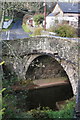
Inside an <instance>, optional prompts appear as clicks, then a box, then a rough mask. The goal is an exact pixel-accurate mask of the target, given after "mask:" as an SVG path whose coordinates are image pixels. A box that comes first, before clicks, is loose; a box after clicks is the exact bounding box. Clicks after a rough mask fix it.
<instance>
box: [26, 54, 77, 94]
mask: <svg viewBox="0 0 80 120" xmlns="http://www.w3.org/2000/svg"><path fill="white" fill-rule="evenodd" d="M42 56H48V57H50V58H52V59H54V60H55V61H56V62H57V63H58V65H59V66H61V68H62V69H63V71H64V73H65V74H66V76H67V78H68V82H69V83H70V85H71V88H72V92H73V94H75V93H74V89H73V85H72V82H71V80H70V79H69V75H68V74H67V72H66V70H65V69H64V66H63V64H62V63H61V58H60V57H59V55H58V54H57V53H54V54H52V53H45V52H43V53H37V54H33V55H31V57H30V58H29V60H28V61H27V63H28V64H27V65H25V67H26V66H27V67H26V73H27V72H28V71H29V68H30V66H31V64H32V63H33V62H34V61H35V60H37V59H38V58H40V57H42ZM25 76H26V74H25Z"/></svg>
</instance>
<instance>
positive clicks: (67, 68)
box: [25, 51, 77, 95]
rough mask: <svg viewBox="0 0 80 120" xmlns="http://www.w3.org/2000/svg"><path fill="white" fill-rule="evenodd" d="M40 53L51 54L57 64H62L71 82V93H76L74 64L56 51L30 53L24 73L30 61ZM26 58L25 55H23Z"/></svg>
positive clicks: (40, 54)
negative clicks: (63, 58) (62, 57)
mask: <svg viewBox="0 0 80 120" xmlns="http://www.w3.org/2000/svg"><path fill="white" fill-rule="evenodd" d="M42 55H47V56H51V57H53V58H54V59H55V60H56V61H57V62H59V64H60V65H61V66H62V68H63V69H64V71H65V72H66V74H67V76H68V78H69V82H70V83H71V86H72V90H73V94H74V95H76V88H77V84H76V82H77V80H75V79H76V78H77V73H76V70H75V65H73V64H71V63H70V62H68V61H66V60H62V59H61V58H60V57H59V56H58V54H57V53H53V52H50V51H49V52H46V51H44V52H41V53H38V54H34V55H31V56H30V58H29V59H28V60H27V61H26V64H25V74H26V71H27V70H28V68H29V66H30V64H31V63H32V61H33V60H35V59H36V58H37V57H39V56H42ZM25 59H26V56H25Z"/></svg>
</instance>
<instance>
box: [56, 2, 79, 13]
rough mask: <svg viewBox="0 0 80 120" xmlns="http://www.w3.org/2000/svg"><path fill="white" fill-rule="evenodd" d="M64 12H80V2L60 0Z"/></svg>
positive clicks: (59, 3)
mask: <svg viewBox="0 0 80 120" xmlns="http://www.w3.org/2000/svg"><path fill="white" fill-rule="evenodd" d="M58 5H59V6H60V8H61V10H62V11H63V12H64V13H80V3H77V2H76V3H69V2H58Z"/></svg>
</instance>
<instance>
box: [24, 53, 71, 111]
mask: <svg viewBox="0 0 80 120" xmlns="http://www.w3.org/2000/svg"><path fill="white" fill-rule="evenodd" d="M25 77H26V81H28V80H30V81H31V83H33V84H34V85H37V86H36V88H37V89H36V90H35V87H34V89H32V90H30V91H29V93H30V96H29V100H30V101H31V103H30V109H33V108H35V107H38V106H39V105H41V106H43V107H47V106H48V107H50V108H52V109H53V108H54V109H56V102H58V103H59V102H60V101H64V100H67V99H70V98H72V97H73V90H72V86H71V83H70V80H69V77H68V75H67V73H66V72H65V70H64V69H63V67H62V66H61V65H60V63H59V62H58V61H57V60H55V58H54V57H52V56H49V55H40V56H38V57H36V58H35V59H34V60H33V61H32V62H31V64H30V65H29V67H28V70H27V72H26V75H25ZM55 93H56V94H55ZM45 99H46V101H45ZM53 106H54V107H53Z"/></svg>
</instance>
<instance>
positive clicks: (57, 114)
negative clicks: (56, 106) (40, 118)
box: [47, 101, 75, 118]
mask: <svg viewBox="0 0 80 120" xmlns="http://www.w3.org/2000/svg"><path fill="white" fill-rule="evenodd" d="M74 106H75V102H74V101H68V102H67V104H66V105H65V106H63V108H62V109H61V110H59V111H52V110H51V111H48V112H47V113H48V115H49V118H73V112H74Z"/></svg>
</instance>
